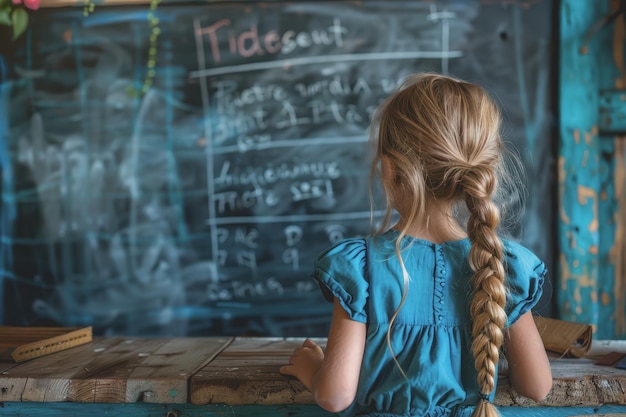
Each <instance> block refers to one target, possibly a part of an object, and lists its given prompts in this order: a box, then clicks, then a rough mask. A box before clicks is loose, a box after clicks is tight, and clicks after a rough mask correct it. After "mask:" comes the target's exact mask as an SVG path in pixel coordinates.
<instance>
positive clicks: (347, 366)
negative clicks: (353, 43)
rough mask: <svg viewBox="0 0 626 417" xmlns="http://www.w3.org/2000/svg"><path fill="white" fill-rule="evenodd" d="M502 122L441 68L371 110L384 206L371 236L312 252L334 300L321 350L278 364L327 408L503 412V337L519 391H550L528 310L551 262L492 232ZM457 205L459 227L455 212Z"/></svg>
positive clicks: (369, 412) (307, 347) (379, 412)
mask: <svg viewBox="0 0 626 417" xmlns="http://www.w3.org/2000/svg"><path fill="white" fill-rule="evenodd" d="M499 126H500V116H499V112H498V110H497V108H496V106H495V105H494V103H493V102H492V101H491V100H490V98H489V97H488V95H487V94H486V92H485V91H484V90H483V89H482V88H480V87H479V86H477V85H474V84H470V83H467V82H464V81H461V80H457V79H454V78H450V77H446V76H442V75H436V74H418V75H412V76H410V77H408V78H407V79H406V80H405V82H404V83H403V85H402V86H401V88H400V89H399V90H398V91H397V92H396V93H395V94H393V95H392V96H391V97H389V98H388V99H387V100H386V102H385V103H383V105H382V106H381V107H380V108H379V110H378V112H377V114H376V115H375V118H374V124H373V129H372V132H373V137H374V139H375V143H376V155H375V158H374V161H373V165H372V173H373V175H378V176H379V178H380V180H381V183H382V185H383V189H384V191H385V195H386V198H387V213H386V216H385V218H384V221H383V222H382V225H381V227H380V228H379V229H378V230H377V232H376V233H374V235H373V236H371V237H368V238H365V239H347V240H344V241H342V242H340V243H338V244H336V245H334V246H333V247H331V248H330V249H328V250H326V251H325V252H324V253H322V254H321V255H320V256H319V258H318V259H317V260H316V262H315V269H314V278H315V279H317V280H318V281H319V282H320V283H321V284H322V288H323V289H324V290H325V293H327V294H329V295H330V297H332V299H333V300H334V310H333V318H332V324H331V328H330V333H329V335H328V340H327V346H326V350H325V352H324V351H323V350H322V349H321V348H320V347H319V346H318V345H316V344H315V343H313V342H312V341H310V340H306V341H305V342H304V344H303V345H302V347H301V348H298V349H296V350H295V351H294V353H293V355H292V356H291V358H290V359H289V365H286V366H283V367H281V369H280V372H281V373H283V374H285V375H292V376H295V377H297V378H298V379H299V380H300V381H302V382H303V383H304V385H306V387H307V388H308V389H309V390H311V391H312V392H313V394H314V396H315V399H316V401H317V403H318V404H319V405H320V406H321V407H322V408H324V409H326V410H328V411H331V412H342V411H343V413H342V415H345V416H380V417H382V416H384V417H390V416H407V417H408V416H428V417H435V416H437V417H439V416H454V417H458V416H470V415H472V416H497V415H498V413H497V411H496V409H495V407H494V406H493V405H492V403H491V401H492V400H493V397H494V395H495V387H496V384H497V377H498V375H497V369H498V360H499V353H500V349H501V348H502V349H503V353H504V355H505V356H506V359H507V361H508V365H509V379H510V381H511V384H512V386H513V388H514V389H515V390H516V391H517V392H518V393H519V394H521V395H523V396H525V397H528V398H531V399H533V400H535V401H540V400H542V399H543V398H544V397H545V396H546V395H547V393H548V391H549V390H550V389H551V386H552V375H551V371H550V365H549V362H548V359H547V356H546V352H545V350H544V346H543V343H542V341H541V338H540V336H539V334H538V331H537V328H536V327H535V323H534V320H533V318H532V315H531V312H530V310H531V308H532V307H533V306H534V305H535V304H536V303H537V301H538V300H539V297H540V295H541V291H542V289H541V288H542V284H543V280H544V276H545V273H546V268H545V265H544V264H543V262H541V261H540V260H539V259H538V258H537V257H536V256H535V255H534V254H533V253H532V252H530V251H529V250H528V249H526V248H524V247H523V246H521V245H519V244H517V243H515V242H513V241H508V240H504V239H500V238H499V237H498V236H497V234H496V229H497V228H498V226H499V222H500V219H499V209H498V207H497V206H496V204H495V203H494V196H495V193H496V188H497V186H498V182H499V180H500V182H501V183H502V181H504V180H506V178H503V177H501V174H502V173H503V172H504V171H503V169H502V168H503V165H504V164H503V163H502V156H503V152H504V147H503V143H502V141H501V139H500V136H499ZM463 203H464V204H463ZM459 205H464V206H465V208H466V209H467V211H468V220H467V225H466V227H462V226H461V225H460V224H459V223H458V222H457V221H456V220H455V213H456V212H457V209H458V208H459V207H458V206H459ZM461 208H462V207H461ZM394 211H395V213H396V214H397V218H398V221H397V222H396V223H395V224H393V225H392V224H391V223H392V218H396V217H395V216H394Z"/></svg>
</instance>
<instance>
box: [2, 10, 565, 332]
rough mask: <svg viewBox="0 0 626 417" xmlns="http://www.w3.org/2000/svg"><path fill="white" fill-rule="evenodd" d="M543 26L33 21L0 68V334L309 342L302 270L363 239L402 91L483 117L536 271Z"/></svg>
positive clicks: (314, 328)
mask: <svg viewBox="0 0 626 417" xmlns="http://www.w3.org/2000/svg"><path fill="white" fill-rule="evenodd" d="M551 11H552V4H551V2H550V1H547V0H545V1H531V0H528V1H521V0H520V1H513V0H507V1H504V0H503V1H432V2H404V1H372V2H370V1H365V2H350V1H330V2H305V1H303V2H299V1H298V2H289V3H286V2H285V3H283V2H266V3H261V2H235V3H212V2H208V3H207V2H196V3H185V4H181V3H177V4H174V3H167V2H163V3H161V4H160V5H159V7H158V9H157V11H156V12H155V14H151V13H152V12H150V8H149V5H148V4H146V5H133V6H125V7H113V6H98V7H96V10H95V11H94V12H93V13H91V14H89V15H88V16H84V15H83V8H82V7H73V8H72V7H65V8H56V9H41V10H39V11H37V12H34V13H32V14H31V24H30V29H29V31H28V33H27V34H26V35H25V36H23V37H22V39H20V40H18V41H17V42H16V43H14V47H13V49H9V50H7V52H5V53H4V55H2V67H3V68H5V69H6V71H5V73H6V75H5V76H4V79H3V80H2V84H1V87H2V96H1V102H0V103H1V104H2V106H1V107H0V108H1V109H2V114H1V116H0V134H1V135H2V139H3V146H2V147H0V153H2V158H0V161H2V172H3V180H2V186H3V188H2V197H3V198H2V213H3V217H2V235H3V247H4V249H3V252H2V253H3V256H2V258H0V260H1V261H2V265H0V268H2V278H1V279H2V281H1V282H2V284H3V285H2V286H1V287H2V293H0V295H2V297H1V298H2V299H3V300H4V302H3V303H2V305H3V306H4V310H3V315H2V317H1V318H2V320H1V321H2V322H5V323H8V324H18V325H29V324H42V323H48V322H53V323H58V324H62V325H84V324H90V325H93V326H94V331H95V332H96V334H106V335H114V334H125V335H168V336H177V335H192V336H193V335H207V334H224V335H242V334H249V335H250V334H254V335H275V336H290V335H303V334H307V335H312V336H314V335H325V333H326V331H327V329H328V325H329V322H330V312H331V306H330V305H329V304H328V303H326V302H325V301H324V300H323V298H322V296H321V293H320V291H319V288H318V287H317V286H316V284H315V283H314V282H313V281H312V280H311V279H310V273H311V266H312V261H313V259H314V257H315V256H316V255H317V254H318V253H319V252H320V251H321V250H323V249H324V248H325V247H327V246H328V245H330V244H331V243H332V242H334V241H336V240H338V239H340V238H343V237H348V236H362V235H366V234H367V233H369V232H370V224H371V222H370V209H369V207H370V206H369V194H368V174H369V158H370V156H371V154H370V152H371V150H370V146H369V144H368V126H369V121H370V117H371V114H372V112H373V110H374V109H375V108H376V106H377V105H378V104H379V103H380V102H381V100H382V99H383V98H384V97H385V96H387V95H388V94H389V93H390V92H391V91H393V89H394V88H395V87H396V86H397V84H398V82H399V81H400V80H401V79H402V78H403V77H404V76H406V75H407V74H409V73H413V72H417V71H437V72H443V73H449V74H453V75H456V76H459V77H462V78H465V79H467V80H470V81H473V82H478V83H480V84H482V85H484V86H485V87H486V88H487V89H488V90H489V91H490V92H491V93H492V94H493V96H494V97H495V98H496V100H497V101H498V102H499V104H500V105H501V106H502V108H503V112H504V119H505V131H504V135H505V140H507V141H508V142H510V143H511V144H512V145H513V146H514V147H516V148H517V149H518V151H519V153H520V154H521V155H522V158H523V160H524V164H525V165H526V175H527V179H528V184H527V188H528V191H529V198H528V199H527V202H526V203H527V210H526V212H525V214H524V216H523V218H522V219H521V220H520V222H519V224H518V226H517V227H515V228H513V230H512V233H513V235H515V236H516V237H517V238H519V239H520V240H522V241H523V242H524V243H526V244H527V245H528V246H530V247H531V248H532V249H533V250H535V251H536V252H537V253H538V254H539V255H540V256H541V257H542V258H544V259H545V260H546V261H547V262H548V263H550V262H551V259H552V245H553V236H552V234H551V233H549V232H546V231H549V230H552V229H553V225H552V213H553V209H552V207H554V201H553V197H552V188H551V187H552V183H553V181H552V176H551V166H552V165H551V158H552V152H551V148H552V146H551V145H550V143H551V138H550V134H551V122H552V120H551V119H552V116H551V114H552V110H551V108H550V97H551V91H550V90H551V87H550V81H551V80H550V76H551V71H552V70H551V68H552V62H551V53H550V52H551V51H550V36H551ZM155 17H156V18H158V21H156V20H155ZM11 214H12V215H11ZM547 294H548V298H549V294H550V288H547ZM549 303H550V302H549V300H547V301H545V302H543V307H542V308H546V306H549Z"/></svg>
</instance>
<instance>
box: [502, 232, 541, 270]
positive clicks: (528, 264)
mask: <svg viewBox="0 0 626 417" xmlns="http://www.w3.org/2000/svg"><path fill="white" fill-rule="evenodd" d="M502 244H503V246H504V254H505V267H507V269H508V270H509V273H518V274H521V275H529V274H530V273H533V271H534V272H537V271H538V270H544V273H545V269H546V266H545V263H544V262H543V261H542V260H541V259H540V258H539V257H538V256H537V255H536V254H535V253H534V252H533V251H532V250H530V249H529V248H527V247H526V246H524V245H522V244H521V243H518V242H515V241H513V240H507V239H503V240H502Z"/></svg>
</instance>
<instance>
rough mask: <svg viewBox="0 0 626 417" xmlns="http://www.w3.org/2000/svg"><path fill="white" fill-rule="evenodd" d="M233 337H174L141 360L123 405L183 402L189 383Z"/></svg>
mask: <svg viewBox="0 0 626 417" xmlns="http://www.w3.org/2000/svg"><path fill="white" fill-rule="evenodd" d="M231 342H232V338H182V339H181V338H176V339H170V340H168V342H167V343H166V344H165V345H163V346H161V347H160V348H159V349H158V350H156V351H155V352H154V353H153V354H151V355H149V356H147V357H145V358H144V359H143V360H142V361H141V366H140V367H137V368H136V369H134V370H133V372H132V373H131V374H130V375H129V376H128V381H127V387H126V399H125V402H135V401H144V402H151V403H175V404H181V403H186V402H187V401H188V397H189V382H190V380H191V377H192V375H194V374H195V373H196V372H198V371H199V370H200V369H202V367H204V366H205V365H207V364H208V363H209V362H210V361H211V360H213V359H214V358H215V356H217V354H218V353H220V352H221V351H222V350H223V349H224V348H225V347H226V346H228V345H229V344H230V343H231Z"/></svg>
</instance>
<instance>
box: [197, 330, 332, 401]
mask: <svg viewBox="0 0 626 417" xmlns="http://www.w3.org/2000/svg"><path fill="white" fill-rule="evenodd" d="M303 340H304V339H303V338H288V339H283V338H270V339H267V338H262V339H261V338H237V339H235V340H234V341H233V343H231V344H230V345H229V346H228V348H226V349H225V350H224V351H223V352H222V353H221V354H219V355H218V356H217V357H216V358H215V359H214V360H213V361H211V362H210V363H209V364H208V365H207V366H205V367H204V368H202V369H201V370H200V371H198V373H197V374H195V375H194V376H193V377H192V378H191V388H190V401H191V403H192V404H216V403H220V404H228V405H243V404H260V405H276V404H314V403H315V402H314V399H313V396H312V395H311V393H310V392H309V391H308V390H307V389H306V387H305V386H304V385H303V384H302V383H301V382H300V381H297V380H296V379H295V378H290V377H286V376H284V375H281V374H280V373H279V372H278V368H280V367H281V366H282V365H284V364H286V363H288V360H289V356H290V355H291V352H293V350H294V349H295V348H297V347H299V346H301V345H302V342H303ZM313 340H314V341H315V342H317V343H318V344H321V345H322V347H325V346H326V339H321V338H320V339H313Z"/></svg>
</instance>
